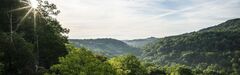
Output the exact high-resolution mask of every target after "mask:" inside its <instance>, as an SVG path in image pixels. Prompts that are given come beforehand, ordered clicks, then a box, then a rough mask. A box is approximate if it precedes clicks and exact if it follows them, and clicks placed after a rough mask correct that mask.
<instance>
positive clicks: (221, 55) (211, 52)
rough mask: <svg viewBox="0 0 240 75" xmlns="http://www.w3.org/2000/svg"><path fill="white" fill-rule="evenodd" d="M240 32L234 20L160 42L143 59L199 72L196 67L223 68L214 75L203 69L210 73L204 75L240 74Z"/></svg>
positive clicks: (150, 46)
mask: <svg viewBox="0 0 240 75" xmlns="http://www.w3.org/2000/svg"><path fill="white" fill-rule="evenodd" d="M239 30H240V19H232V20H229V21H226V22H224V23H222V24H219V25H217V26H213V27H209V28H205V29H202V30H200V31H197V32H191V33H186V34H182V35H177V36H169V37H165V38H160V39H159V40H158V41H157V42H156V43H152V44H149V45H147V46H146V47H145V48H144V49H143V51H144V52H143V55H142V58H143V59H144V60H146V61H148V62H151V63H155V64H158V65H161V66H164V65H176V64H183V65H187V66H191V67H192V68H196V66H195V65H199V64H201V63H206V64H207V65H206V66H209V67H210V66H211V64H213V65H218V66H219V67H220V68H221V69H219V68H217V67H215V68H214V69H218V71H210V70H209V68H207V67H204V68H202V69H201V71H203V70H206V69H207V71H206V72H204V73H211V72H214V73H213V74H225V73H229V74H230V73H233V72H235V73H239V72H240V70H239V65H238V64H237V63H239V61H238V60H239V54H238V52H237V51H239V49H240V44H239V43H240V40H239V38H240V35H239V34H240V32H239ZM216 60H217V61H216ZM231 61H232V62H231ZM223 68H224V69H223ZM199 70H200V69H199ZM199 70H196V72H197V71H199ZM222 70H223V71H224V72H225V73H223V71H222ZM215 72H216V73H215Z"/></svg>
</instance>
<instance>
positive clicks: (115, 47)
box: [69, 38, 141, 56]
mask: <svg viewBox="0 0 240 75" xmlns="http://www.w3.org/2000/svg"><path fill="white" fill-rule="evenodd" d="M69 41H70V42H71V43H73V44H74V45H75V46H76V47H86V48H89V50H92V51H93V52H95V53H100V54H104V55H106V56H116V55H121V54H134V55H136V56H138V55H141V52H140V50H139V49H138V48H135V47H131V46H129V45H127V44H126V43H124V42H122V41H120V40H116V39H111V38H103V39H69Z"/></svg>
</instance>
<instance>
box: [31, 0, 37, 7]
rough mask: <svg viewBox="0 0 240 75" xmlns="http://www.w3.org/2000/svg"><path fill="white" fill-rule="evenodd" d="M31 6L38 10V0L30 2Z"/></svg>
mask: <svg viewBox="0 0 240 75" xmlns="http://www.w3.org/2000/svg"><path fill="white" fill-rule="evenodd" d="M29 1H30V5H31V7H32V8H34V9H36V8H37V7H38V1H37V0H29Z"/></svg>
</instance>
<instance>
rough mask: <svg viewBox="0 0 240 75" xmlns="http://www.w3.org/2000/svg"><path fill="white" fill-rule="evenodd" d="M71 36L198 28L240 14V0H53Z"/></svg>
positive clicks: (164, 33)
mask: <svg viewBox="0 0 240 75" xmlns="http://www.w3.org/2000/svg"><path fill="white" fill-rule="evenodd" d="M50 2H53V3H54V4H56V5H57V7H58V9H59V10H61V13H60V14H59V15H58V16H57V17H56V18H57V19H58V20H59V21H60V23H61V24H62V25H63V27H66V28H69V29H70V33H69V34H68V36H69V38H70V39H95V38H114V39H119V40H127V39H128V40H129V39H142V38H148V37H158V38H161V37H165V36H171V35H178V34H183V33H186V32H192V31H197V30H199V29H202V28H206V27H210V26H213V25H217V24H219V23H222V22H225V21H226V20H229V19H234V18H238V17H240V14H239V13H240V8H239V7H240V1H239V0H211V1H209V0H184V1H183V0H101V1H99V0H50Z"/></svg>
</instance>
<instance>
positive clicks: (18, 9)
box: [9, 6, 31, 12]
mask: <svg viewBox="0 0 240 75" xmlns="http://www.w3.org/2000/svg"><path fill="white" fill-rule="evenodd" d="M28 8H31V6H25V7H21V8H17V9H13V10H10V11H9V12H15V11H20V10H23V9H28Z"/></svg>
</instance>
